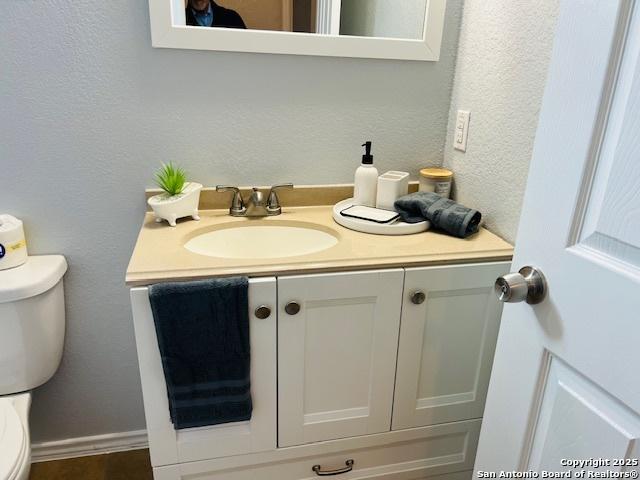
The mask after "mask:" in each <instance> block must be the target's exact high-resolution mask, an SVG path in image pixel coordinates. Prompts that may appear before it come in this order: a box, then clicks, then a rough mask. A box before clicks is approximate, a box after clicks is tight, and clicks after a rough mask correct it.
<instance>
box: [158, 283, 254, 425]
mask: <svg viewBox="0 0 640 480" xmlns="http://www.w3.org/2000/svg"><path fill="white" fill-rule="evenodd" d="M248 286H249V282H248V280H247V279H246V278H240V277H239V278H224V279H216V280H204V281H197V282H181V283H159V284H156V285H152V286H151V287H149V301H150V303H151V311H152V312H153V319H154V322H155V327H156V334H157V336H158V346H159V348H160V356H161V358H162V368H163V370H164V376H165V380H166V384H167V395H168V397H169V412H170V415H171V421H172V422H173V425H174V427H175V428H176V429H181V428H190V427H201V426H204V425H216V424H220V423H229V422H239V421H243V420H249V419H250V418H251V411H252V403H251V383H250V360H251V355H250V343H249V307H248Z"/></svg>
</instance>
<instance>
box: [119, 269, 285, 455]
mask: <svg viewBox="0 0 640 480" xmlns="http://www.w3.org/2000/svg"><path fill="white" fill-rule="evenodd" d="M275 299H276V279H275V278H273V277H270V278H256V279H251V280H250V281H249V322H250V323H249V328H250V342H251V395H252V400H253V413H252V416H251V420H250V421H248V422H238V423H228V424H223V425H214V426H211V427H198V428H187V429H182V430H174V428H173V424H172V423H171V418H170V417H169V401H168V399H167V385H166V383H165V380H164V373H163V370H162V362H161V360H160V350H159V348H158V340H157V337H156V330H155V324H154V321H153V315H152V313H151V306H150V304H149V290H148V288H147V287H140V288H132V289H131V306H132V310H133V324H134V328H135V334H136V346H137V349H138V363H139V365H140V380H141V383H142V398H143V402H144V413H145V418H146V421H147V435H148V437H149V450H150V453H151V464H152V465H153V466H154V467H155V466H160V465H170V464H176V463H182V462H193V461H195V460H204V459H208V458H216V457H226V456H231V455H242V454H248V453H253V452H261V451H265V450H273V449H275V448H276V411H277V394H276V376H277V373H276V364H277V358H276V328H277V326H276V315H275V307H276V303H275ZM263 305H264V306H267V307H270V308H271V310H272V311H274V313H272V314H271V315H270V316H269V317H267V318H265V319H260V318H258V317H257V316H256V309H257V308H259V307H260V306H263Z"/></svg>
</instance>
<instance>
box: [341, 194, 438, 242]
mask: <svg viewBox="0 0 640 480" xmlns="http://www.w3.org/2000/svg"><path fill="white" fill-rule="evenodd" d="M352 205H353V198H347V199H346V200H342V201H341V202H338V203H336V204H335V205H334V206H333V219H334V220H335V221H336V223H338V224H340V225H342V226H343V227H345V228H349V229H351V230H355V231H357V232H363V233H373V234H376V235H411V234H413V233H420V232H426V231H427V230H428V229H429V227H430V226H431V224H430V223H429V222H428V221H426V220H425V221H424V222H420V223H406V222H403V221H402V220H397V221H395V222H393V223H387V224H385V223H375V222H370V221H368V220H360V219H359V218H352V217H343V216H342V215H340V212H341V211H342V210H344V209H345V208H348V207H350V206H352Z"/></svg>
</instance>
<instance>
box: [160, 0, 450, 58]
mask: <svg viewBox="0 0 640 480" xmlns="http://www.w3.org/2000/svg"><path fill="white" fill-rule="evenodd" d="M446 6H447V1H446V0H428V1H427V8H426V12H425V21H424V35H423V39H420V40H410V39H397V38H370V37H356V36H347V35H344V36H338V35H320V34H315V33H296V32H276V31H268V30H237V29H231V28H229V29H225V28H202V27H192V26H185V25H184V24H185V19H184V18H185V15H184V0H149V17H150V19H151V43H152V45H153V46H154V47H156V48H185V49H192V50H219V51H227V52H252V53H276V54H289V55H319V56H329V57H356V58H386V59H396V60H422V61H437V60H438V59H439V58H440V43H441V41H442V30H443V27H444V14H445V10H446Z"/></svg>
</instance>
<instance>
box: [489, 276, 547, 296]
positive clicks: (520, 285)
mask: <svg viewBox="0 0 640 480" xmlns="http://www.w3.org/2000/svg"><path fill="white" fill-rule="evenodd" d="M494 289H495V291H496V294H497V295H498V299H499V300H500V301H501V302H508V303H517V302H527V303H529V304H531V305H535V304H536V303H540V302H541V301H542V300H544V297H545V296H546V294H547V281H546V279H545V278H544V275H543V274H542V272H541V271H540V270H538V269H537V268H534V267H522V268H521V269H520V271H518V273H507V274H506V275H503V276H501V277H498V279H497V280H496V283H495V285H494Z"/></svg>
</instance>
